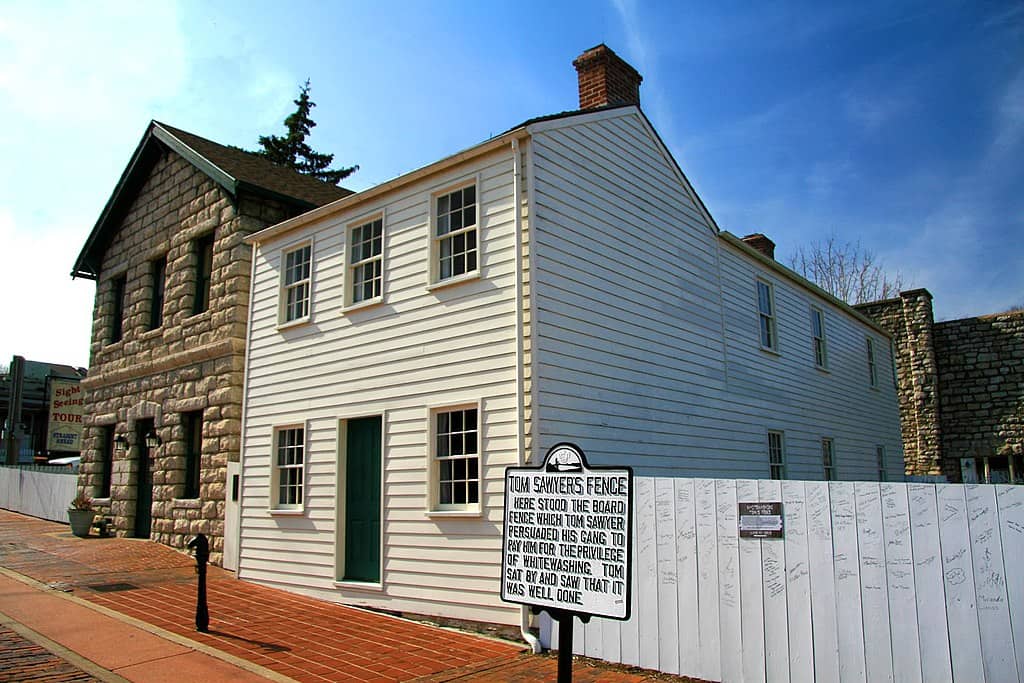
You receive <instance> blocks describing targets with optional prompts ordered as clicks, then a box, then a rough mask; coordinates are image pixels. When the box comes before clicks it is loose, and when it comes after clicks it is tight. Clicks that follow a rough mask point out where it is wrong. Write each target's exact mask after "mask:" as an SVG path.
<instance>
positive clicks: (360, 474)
mask: <svg viewBox="0 0 1024 683" xmlns="http://www.w3.org/2000/svg"><path fill="white" fill-rule="evenodd" d="M380 428H381V419H380V417H379V416H378V417H364V418H360V419H358V420H349V421H348V438H347V440H346V444H345V454H346V457H345V576H344V578H345V580H346V581H373V582H379V581H380Z"/></svg>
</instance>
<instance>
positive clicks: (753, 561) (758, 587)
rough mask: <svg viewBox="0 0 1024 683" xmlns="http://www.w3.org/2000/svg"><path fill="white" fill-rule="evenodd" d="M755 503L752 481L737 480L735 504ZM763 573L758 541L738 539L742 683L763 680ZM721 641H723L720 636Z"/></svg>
mask: <svg viewBox="0 0 1024 683" xmlns="http://www.w3.org/2000/svg"><path fill="white" fill-rule="evenodd" d="M759 500H760V498H758V489H757V482H756V481H752V480H749V479H741V480H739V481H737V482H736V502H737V503H756V502H758V501H759ZM763 570H764V567H763V565H762V564H761V541H760V540H759V539H756V538H741V539H739V572H738V578H739V588H740V592H739V596H740V633H742V634H743V636H742V640H741V641H740V642H739V652H738V653H737V654H738V655H739V657H740V658H741V659H742V662H743V678H742V680H743V681H745V683H759V682H760V681H764V680H765V665H764V663H765V660H764V595H763V590H762V575H763ZM722 639H723V640H726V639H725V635H724V634H723V635H722ZM726 642H728V641H726Z"/></svg>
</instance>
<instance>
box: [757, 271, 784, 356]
mask: <svg viewBox="0 0 1024 683" xmlns="http://www.w3.org/2000/svg"><path fill="white" fill-rule="evenodd" d="M774 290H775V288H774V287H772V284H771V283H770V282H765V281H764V280H758V281H757V312H758V319H759V321H760V334H761V348H762V349H767V350H769V351H778V350H779V340H778V336H777V335H776V331H775V291H774Z"/></svg>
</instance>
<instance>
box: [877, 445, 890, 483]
mask: <svg viewBox="0 0 1024 683" xmlns="http://www.w3.org/2000/svg"><path fill="white" fill-rule="evenodd" d="M875 460H876V461H877V462H878V481H887V480H888V478H889V477H888V475H887V474H886V468H885V465H886V463H885V446H882V445H881V444H879V445H877V446H875Z"/></svg>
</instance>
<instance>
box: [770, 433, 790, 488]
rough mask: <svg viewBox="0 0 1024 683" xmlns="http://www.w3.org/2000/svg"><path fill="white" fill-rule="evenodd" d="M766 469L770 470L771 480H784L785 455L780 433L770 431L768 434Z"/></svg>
mask: <svg viewBox="0 0 1024 683" xmlns="http://www.w3.org/2000/svg"><path fill="white" fill-rule="evenodd" d="M768 467H769V468H770V470H771V478H772V479H785V478H786V454H785V450H784V445H783V440H782V432H777V431H772V430H769V432H768Z"/></svg>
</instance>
